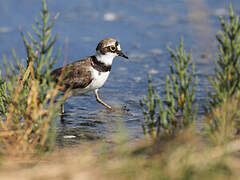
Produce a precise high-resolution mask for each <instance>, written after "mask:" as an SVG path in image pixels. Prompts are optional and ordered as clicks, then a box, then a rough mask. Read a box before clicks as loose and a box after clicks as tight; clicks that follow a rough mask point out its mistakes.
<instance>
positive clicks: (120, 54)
mask: <svg viewBox="0 0 240 180" xmlns="http://www.w3.org/2000/svg"><path fill="white" fill-rule="evenodd" d="M117 54H118V56H122V57H124V58H126V59H128V57H127V56H126V55H125V54H124V53H123V52H122V51H117Z"/></svg>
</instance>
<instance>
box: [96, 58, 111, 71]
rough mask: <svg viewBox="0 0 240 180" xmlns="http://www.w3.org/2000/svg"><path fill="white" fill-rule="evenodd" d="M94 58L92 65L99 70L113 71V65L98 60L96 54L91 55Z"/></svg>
mask: <svg viewBox="0 0 240 180" xmlns="http://www.w3.org/2000/svg"><path fill="white" fill-rule="evenodd" d="M91 58H92V67H93V68H94V69H96V70H97V71H99V72H108V71H111V65H106V64H105V63H103V62H100V61H98V60H97V58H96V56H91Z"/></svg>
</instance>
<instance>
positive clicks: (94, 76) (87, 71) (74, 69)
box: [51, 38, 128, 114]
mask: <svg viewBox="0 0 240 180" xmlns="http://www.w3.org/2000/svg"><path fill="white" fill-rule="evenodd" d="M116 56H121V57H123V58H126V59H128V56H126V55H125V54H124V53H123V52H122V50H121V47H120V44H119V42H118V41H117V40H115V39H112V38H106V39H103V40H101V41H100V42H99V43H98V45H97V47H96V53H95V55H92V56H89V57H86V58H84V59H81V60H78V61H75V62H73V63H70V64H67V65H65V66H63V67H60V68H57V69H55V70H53V71H52V72H51V77H52V79H53V80H54V81H55V82H56V83H59V84H61V85H63V86H64V90H63V91H65V90H67V89H69V88H70V89H71V91H72V92H73V94H84V93H87V92H90V91H93V92H94V94H95V98H96V101H97V102H98V103H100V104H102V105H103V106H105V107H106V108H107V109H109V110H113V108H112V107H111V106H110V105H108V104H106V103H105V102H103V100H101V99H100V97H99V95H98V90H99V88H101V87H102V86H103V85H104V83H105V82H106V80H107V79H108V76H109V74H110V71H111V67H112V62H113V59H114V58H115V57H116ZM64 70H66V72H65V73H64V76H63V78H60V77H61V74H62V72H63V71H64ZM61 113H62V114H63V113H64V105H63V104H62V106H61Z"/></svg>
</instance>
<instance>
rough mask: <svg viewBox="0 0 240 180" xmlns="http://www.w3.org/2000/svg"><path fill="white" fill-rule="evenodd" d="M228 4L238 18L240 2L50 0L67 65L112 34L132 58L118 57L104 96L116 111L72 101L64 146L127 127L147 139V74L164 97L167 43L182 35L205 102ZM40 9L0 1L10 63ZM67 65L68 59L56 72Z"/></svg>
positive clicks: (0, 48) (86, 98) (86, 99)
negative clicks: (144, 104) (144, 112)
mask: <svg viewBox="0 0 240 180" xmlns="http://www.w3.org/2000/svg"><path fill="white" fill-rule="evenodd" d="M230 2H232V4H233V7H234V9H235V11H237V12H238V14H239V13H240V1H239V0H232V1H227V0H221V1H219V0H201V1H200V0H175V1H166V0H147V1H146V0H133V1H127V0H101V1H97V0H92V1H89V0H81V1H75V0H68V1H65V0H49V1H48V6H49V9H50V12H51V14H52V15H54V14H56V13H58V12H59V13H60V16H59V18H58V21H57V23H56V26H55V28H54V31H56V32H58V33H59V40H58V42H57V47H62V48H63V49H64V45H65V41H66V39H68V53H67V55H68V63H69V62H72V61H75V60H78V59H80V58H84V57H86V56H90V55H93V54H94V52H95V47H96V45H97V43H98V42H99V41H100V40H102V39H104V38H106V37H112V38H115V39H118V40H119V42H120V43H121V48H122V49H123V51H124V52H126V54H127V55H128V56H129V60H125V59H122V58H119V57H117V58H116V59H115V61H114V63H113V66H112V71H111V74H110V77H109V79H108V81H107V82H106V84H105V85H104V87H102V88H101V89H100V91H99V93H100V97H101V98H102V99H103V100H104V101H105V102H106V103H108V104H110V105H112V106H113V107H114V108H115V109H116V111H115V112H109V111H108V110H106V109H105V108H104V107H103V106H102V105H100V104H98V103H96V101H95V98H94V95H93V93H89V94H86V95H83V96H73V97H71V98H69V99H68V100H67V102H66V103H65V111H66V114H65V115H64V117H63V119H62V121H61V120H60V119H58V136H57V139H58V143H59V145H65V144H76V143H80V142H81V141H82V140H84V139H87V140H89V139H98V138H105V137H109V136H111V135H112V134H114V132H116V131H117V126H118V124H119V123H121V122H122V123H124V125H125V127H126V129H127V131H128V133H129V134H130V136H131V137H132V138H138V137H141V136H142V129H141V122H142V121H143V116H142V113H141V110H140V107H139V100H140V99H141V98H142V97H143V96H144V95H145V94H146V84H147V75H148V74H149V73H150V74H152V77H153V84H154V86H155V87H156V88H157V90H158V91H159V92H162V91H163V88H164V79H165V76H166V75H167V73H168V72H169V64H170V63H171V61H170V57H169V54H168V52H167V50H166V45H167V44H168V45H170V46H171V47H174V46H175V45H177V44H178V42H179V39H180V37H181V36H182V37H184V42H185V46H186V49H188V50H189V48H192V49H193V57H194V61H195V62H196V74H197V75H198V76H199V85H198V88H197V99H198V102H199V103H200V105H203V104H204V99H205V96H206V92H205V89H206V87H207V86H208V83H207V81H206V78H205V75H206V74H207V73H208V74H211V73H212V71H213V60H214V58H215V57H214V56H215V54H216V41H215V34H216V31H217V30H218V28H219V21H218V15H222V16H226V15H227V13H228V4H229V3H230ZM40 7H41V1H40V0H38V1H31V0H22V1H17V0H9V1H3V0H1V1H0V22H1V24H0V42H1V43H0V54H5V55H6V56H7V57H8V59H11V49H12V48H14V49H15V50H16V52H17V55H18V56H19V57H21V58H24V56H25V52H24V48H23V43H22V40H21V37H20V35H19V32H18V27H19V26H21V27H22V29H23V30H24V31H27V30H30V25H31V24H33V23H34V21H33V18H34V17H38V14H39V10H40ZM62 64H63V55H62V57H61V58H60V59H59V61H58V62H57V64H56V67H59V66H61V65H62ZM200 110H201V109H200ZM200 114H201V112H200Z"/></svg>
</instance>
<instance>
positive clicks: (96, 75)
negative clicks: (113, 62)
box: [86, 67, 110, 90]
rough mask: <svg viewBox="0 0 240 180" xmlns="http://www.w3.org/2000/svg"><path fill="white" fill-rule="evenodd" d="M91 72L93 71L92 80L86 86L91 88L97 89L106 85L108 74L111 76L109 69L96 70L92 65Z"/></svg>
mask: <svg viewBox="0 0 240 180" xmlns="http://www.w3.org/2000/svg"><path fill="white" fill-rule="evenodd" d="M91 73H92V79H93V80H92V82H91V83H90V84H89V85H88V86H87V87H86V89H89V90H95V89H98V88H100V87H102V86H103V85H104V83H105V82H106V80H107V78H108V76H109V73H110V72H109V71H108V72H99V71H97V70H95V69H94V68H92V67H91Z"/></svg>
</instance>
